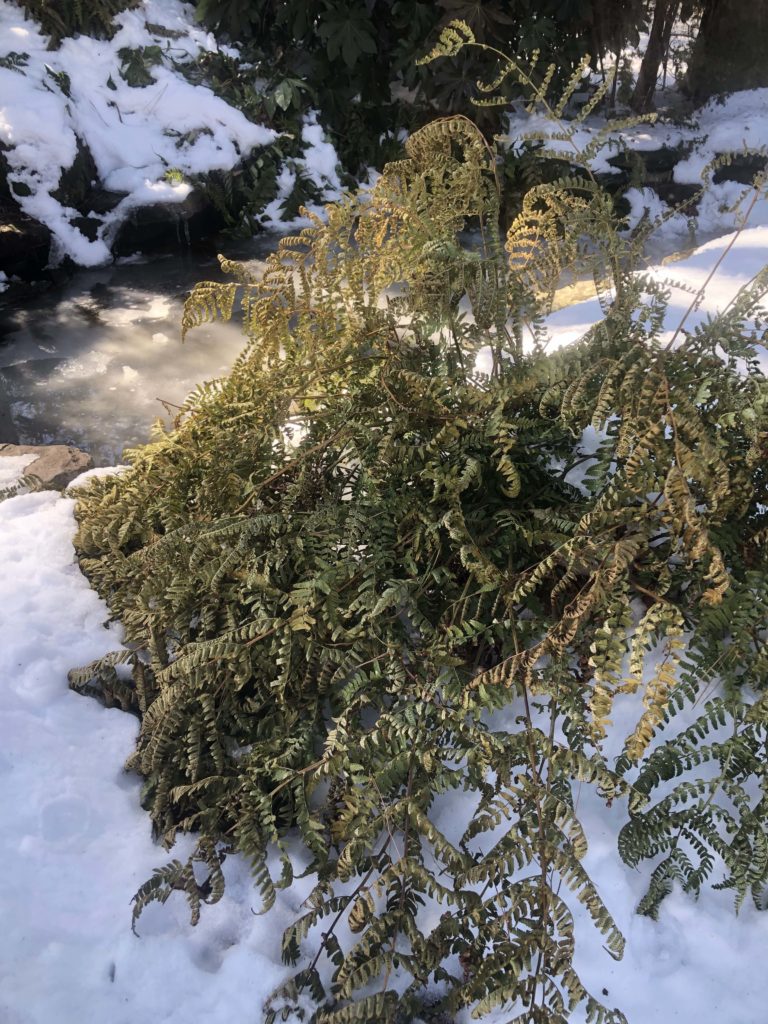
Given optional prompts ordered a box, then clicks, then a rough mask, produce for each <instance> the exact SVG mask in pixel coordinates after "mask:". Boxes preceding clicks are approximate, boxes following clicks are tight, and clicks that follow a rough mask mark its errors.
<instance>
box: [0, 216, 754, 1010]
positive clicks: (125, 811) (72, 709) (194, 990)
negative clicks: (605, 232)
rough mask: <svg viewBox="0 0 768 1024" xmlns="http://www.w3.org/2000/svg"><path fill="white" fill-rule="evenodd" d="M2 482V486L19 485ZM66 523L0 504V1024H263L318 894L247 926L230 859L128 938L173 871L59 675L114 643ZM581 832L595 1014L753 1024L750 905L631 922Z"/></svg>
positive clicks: (588, 808)
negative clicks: (201, 899) (218, 876)
mask: <svg viewBox="0 0 768 1024" xmlns="http://www.w3.org/2000/svg"><path fill="white" fill-rule="evenodd" d="M726 242H727V239H726V240H721V241H719V242H718V243H710V244H709V245H706V246H704V247H703V248H702V249H700V250H698V251H697V252H695V253H694V254H693V255H692V256H691V257H690V258H689V259H687V260H685V261H683V262H679V263H676V264H675V265H674V267H673V268H670V270H671V271H672V276H674V277H675V278H677V279H678V280H684V281H687V282H688V283H691V284H699V283H700V282H701V281H702V280H703V279H704V277H705V276H706V275H707V273H708V272H709V270H710V269H711V268H712V267H713V265H714V263H715V261H716V260H717V258H718V257H719V255H720V253H721V252H722V249H723V246H724V244H725V243H726ZM766 253H768V228H755V229H749V230H746V231H744V232H743V233H742V234H741V235H740V237H739V238H738V239H737V240H736V242H735V244H734V246H733V248H732V249H731V251H730V252H729V254H728V256H727V257H726V259H725V260H724V262H723V264H722V266H721V267H720V269H719V272H718V274H717V276H716V277H715V278H714V281H713V282H712V285H711V287H710V289H709V291H708V297H707V300H706V302H705V304H704V306H703V307H702V308H701V309H700V310H699V311H698V312H697V313H696V314H695V315H696V316H702V315H706V313H707V312H711V311H712V310H713V309H714V308H715V307H718V306H720V307H722V306H723V305H724V304H725V303H727V302H728V301H729V299H730V298H731V296H732V295H733V294H734V292H735V290H736V289H737V288H738V287H739V286H740V285H741V284H743V283H744V282H746V281H747V280H749V279H750V278H751V277H752V276H753V275H754V273H755V272H756V271H757V270H758V269H759V267H760V266H761V265H762V263H763V261H764V259H765V256H766ZM658 273H659V274H661V275H662V276H663V275H666V273H667V269H666V268H661V269H660V270H659V271H658ZM689 302H690V295H689V293H687V292H680V299H679V301H678V300H677V298H676V297H675V295H673V300H672V305H671V308H670V315H669V320H668V327H669V329H670V330H674V328H675V327H676V326H677V324H678V322H679V320H680V317H681V315H682V311H683V310H684V309H685V308H686V307H687V305H688V304H689ZM597 316H598V309H597V303H596V301H591V302H586V303H581V304H579V305H577V306H573V307H571V308H569V309H565V310H561V311H559V312H558V313H556V314H554V316H553V318H552V328H553V333H554V336H555V341H554V342H553V344H557V343H559V344H564V343H567V342H568V341H570V340H573V338H574V337H576V336H578V335H579V334H580V333H581V332H582V331H583V330H584V329H585V328H586V326H588V325H589V324H590V323H592V322H593V321H594V320H596V319H597ZM5 471H6V472H5V477H4V478H3V480H0V486H7V484H8V483H9V482H10V477H11V475H12V473H11V472H10V471H15V472H16V473H18V474H20V473H21V472H23V466H22V465H20V464H19V465H16V466H14V467H5ZM73 508H74V501H73V499H72V497H67V496H65V497H62V496H60V495H58V494H55V493H33V494H20V495H19V496H16V497H12V498H9V499H7V500H6V501H4V502H1V503H0V680H1V681H2V685H0V785H1V786H2V790H1V792H2V805H3V814H2V817H1V818H0V851H2V864H3V871H2V874H1V875H0V907H2V911H3V915H2V916H3V928H2V933H1V934H0V1022H2V1024H53V1022H56V1024H149V1022H153V1024H155V1022H165V1024H189V1021H200V1022H203V1021H205V1022H206V1024H229V1022H230V1021H236V1022H246V1021H248V1022H253V1024H259V1022H260V1021H261V1019H262V1013H261V1007H262V1005H263V1001H264V1000H265V999H266V997H267V996H268V995H269V994H270V992H271V991H272V990H273V989H274V987H275V986H276V985H277V984H278V983H279V982H280V981H281V979H283V978H284V977H285V975H286V969H285V968H284V967H283V966H282V964H281V961H280V937H281V933H282V930H283V928H284V927H285V926H286V925H287V924H288V923H289V922H290V921H291V920H292V919H293V918H294V916H295V915H296V914H297V911H298V910H299V907H300V903H301V900H302V898H303V897H304V895H305V894H306V891H307V889H308V887H309V885H310V882H309V880H304V881H303V882H302V883H298V884H297V886H296V887H294V888H293V889H291V890H289V891H288V892H287V893H285V894H282V895H281V896H280V898H279V899H278V902H277V904H276V905H275V907H274V908H273V909H272V910H271V911H270V913H269V914H268V915H266V916H264V917H260V916H255V915H254V914H253V913H252V912H251V908H252V907H256V906H257V896H256V894H255V892H254V890H253V888H252V886H251V883H250V881H249V877H248V871H247V868H246V866H245V864H244V863H243V861H242V860H241V859H240V858H237V857H230V858H228V860H227V861H226V863H225V865H224V870H225V875H226V877H227V889H226V893H225V896H224V898H223V900H222V901H221V902H220V903H219V904H217V905H216V906H213V907H205V908H204V909H203V914H202V919H201V923H200V924H199V925H198V927H197V928H195V929H193V928H191V927H190V926H189V924H188V913H187V908H186V904H185V901H184V899H183V897H182V896H181V895H179V896H177V897H174V898H172V899H171V900H169V902H168V903H167V904H166V905H165V906H159V905H156V904H153V905H152V906H150V908H149V909H148V910H147V911H146V912H145V913H144V914H143V915H142V918H141V920H140V923H139V931H140V935H141V937H140V938H136V937H135V936H134V935H133V934H132V933H131V930H130V914H131V908H130V901H131V897H132V896H133V894H134V893H135V891H136V889H137V888H138V886H139V885H140V884H141V883H142V882H144V881H145V880H146V879H147V878H148V877H149V875H150V874H151V872H152V870H153V868H154V867H156V866H158V865H160V864H162V863H165V861H166V860H167V854H166V853H165V851H163V850H162V849H161V848H160V847H158V846H156V845H155V844H153V842H152V839H151V836H150V825H149V819H148V817H147V815H146V814H145V812H144V811H143V810H142V809H141V807H140V805H139V788H140V783H139V780H138V779H137V778H136V777H134V776H129V775H126V774H125V773H124V772H123V771H122V765H123V762H124V760H125V758H126V757H127V755H128V754H129V753H130V752H131V750H132V748H133V744H134V740H135V737H136V733H137V722H136V720H135V719H134V718H133V717H132V716H130V715H127V714H124V713H123V712H121V711H118V710H105V709H104V708H102V707H101V706H100V705H98V704H97V703H95V702H94V701H91V700H87V699H85V698H83V697H79V696H77V695H75V694H74V693H73V692H71V691H70V690H69V689H68V687H67V679H66V673H67V670H68V669H69V668H71V667H73V666H77V665H82V664H85V663H87V662H88V661H90V660H91V659H93V658H96V657H98V656H100V655H101V654H103V653H105V652H107V651H109V650H113V649H115V648H116V647H117V646H118V645H119V643H120V638H121V637H120V629H119V628H118V627H115V626H114V625H113V626H108V625H107V624H106V623H107V618H108V610H107V607H106V606H105V605H104V603H103V602H102V601H101V600H100V599H99V598H98V597H97V595H96V594H95V593H94V592H93V591H92V590H91V589H90V588H89V586H88V583H87V581H86V580H85V578H84V577H83V576H82V575H81V573H80V571H79V569H78V566H77V564H76V562H75V558H74V550H73V547H72V536H73V533H74V528H75V524H74V518H73ZM443 813H444V814H450V813H451V808H450V807H447V808H444V809H443ZM579 815H580V817H581V819H582V821H583V823H584V825H585V828H586V831H587V834H588V836H589V839H590V850H589V853H588V863H587V866H588V868H589V870H590V873H591V874H592V876H593V878H595V880H596V881H597V882H598V884H599V886H600V889H601V892H602V895H603V897H604V899H605V902H606V903H607V905H608V907H609V909H610V911H611V912H612V914H613V915H614V916H615V918H616V921H617V923H618V925H619V927H620V928H621V929H622V930H623V931H624V934H625V935H626V938H627V951H626V954H625V956H624V959H623V960H622V961H621V962H620V963H615V962H614V961H613V960H612V959H611V958H610V956H609V955H608V954H607V953H606V952H605V951H604V949H603V948H602V945H601V941H600V937H599V935H597V933H595V931H594V930H593V929H592V927H591V924H590V922H589V920H588V919H586V916H585V914H584V913H583V911H582V912H580V913H579V916H578V919H577V929H578V944H577V950H578V952H577V959H576V967H577V969H578V970H579V971H580V972H581V974H582V977H583V979H584V981H585V982H586V984H587V985H588V987H589V988H591V990H592V991H594V992H595V993H596V994H597V995H599V994H600V993H601V991H602V990H603V989H607V990H608V993H609V994H608V995H607V996H604V999H605V1001H606V1002H607V1003H608V1004H609V1005H617V1006H620V1007H621V1008H622V1009H623V1010H624V1011H625V1013H626V1014H627V1017H628V1018H629V1021H630V1024H668V1022H673V1021H680V1022H681V1024H687V1022H689V1021H695V1022H696V1024H765V1021H766V1019H767V1018H768V1010H767V1009H766V1007H768V975H766V973H765V971H764V970H763V969H762V967H761V964H762V962H763V959H764V956H765V950H766V948H767V946H768V915H761V914H759V913H758V912H757V911H755V910H754V908H753V907H752V905H751V904H749V903H748V904H747V905H745V907H744V909H743V910H742V912H741V914H740V916H739V917H738V918H736V917H734V916H733V913H732V909H731V907H732V897H731V895H730V894H728V893H727V892H725V893H724V892H713V891H712V890H711V889H705V891H704V892H703V894H702V896H701V898H700V900H699V901H698V902H694V901H693V900H692V899H690V898H689V897H686V896H684V895H682V894H681V893H679V892H674V893H673V894H672V895H671V896H670V897H669V898H668V899H667V900H666V901H665V903H664V904H663V906H662V909H661V913H660V920H659V921H658V923H654V922H652V921H650V920H649V919H647V918H640V917H637V916H636V915H635V913H634V908H635V906H636V904H637V901H638V899H639V898H640V896H641V895H642V893H643V891H644V887H645V885H646V883H647V879H648V876H649V873H650V869H649V867H648V866H647V865H646V866H644V867H643V868H642V869H641V870H637V871H631V870H629V869H628V868H626V867H625V866H624V865H623V864H622V863H621V861H620V860H619V857H618V854H617V852H616V837H617V833H618V830H619V828H620V827H621V825H622V824H623V822H624V820H625V810H624V808H623V807H622V806H621V804H620V803H618V802H617V803H616V804H614V806H613V807H612V808H610V809H609V808H606V807H605V806H604V805H603V804H602V803H601V802H600V801H599V800H597V799H596V798H595V797H594V796H593V795H592V794H590V793H589V792H588V791H587V789H586V788H585V789H584V790H583V792H582V793H581V794H580V797H579ZM189 848H190V843H189V841H188V840H182V841H180V843H179V844H178V846H177V848H176V850H174V853H173V855H175V856H178V857H180V858H182V859H183V857H184V856H185V853H186V852H187V851H188V850H189ZM301 885H303V886H304V888H301V887H300V886H301ZM505 1019H506V1017H505V1016H504V1015H503V1014H495V1015H494V1016H493V1017H490V1018H487V1022H488V1024H501V1022H502V1021H504V1020H505ZM468 1020H469V1017H468V1015H466V1014H465V1015H462V1016H460V1017H459V1018H457V1021H458V1022H459V1024H465V1022H467V1021H468Z"/></svg>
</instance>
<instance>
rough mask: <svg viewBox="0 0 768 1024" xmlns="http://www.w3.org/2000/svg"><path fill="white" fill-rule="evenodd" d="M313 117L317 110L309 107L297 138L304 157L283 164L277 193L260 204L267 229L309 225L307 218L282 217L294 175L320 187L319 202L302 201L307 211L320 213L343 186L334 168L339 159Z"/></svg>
mask: <svg viewBox="0 0 768 1024" xmlns="http://www.w3.org/2000/svg"><path fill="white" fill-rule="evenodd" d="M317 118H318V114H317V111H314V110H312V111H310V112H309V113H308V114H307V116H306V117H305V119H304V125H303V126H302V129H301V138H302V141H303V142H304V143H305V145H306V147H307V148H306V150H305V154H304V156H303V157H298V158H297V159H295V160H294V161H293V166H292V167H291V166H289V165H288V164H285V165H284V166H283V167H282V168H281V169H280V173H279V174H278V176H277V186H278V192H277V195H276V196H275V198H274V199H273V200H272V201H271V202H270V203H268V204H267V206H265V207H264V212H263V213H262V215H261V221H262V223H263V224H264V226H265V227H266V228H269V229H270V230H273V231H288V232H290V231H299V230H300V229H301V228H306V227H309V226H310V225H311V223H312V221H311V220H310V219H309V217H293V218H291V219H288V220H285V219H283V217H282V207H283V204H284V202H285V200H286V199H287V198H288V196H289V195H290V194H291V191H292V190H293V187H294V185H295V184H296V178H297V176H298V174H301V175H302V177H305V178H309V180H310V181H311V182H312V183H313V184H314V185H316V186H317V188H319V189H320V193H321V196H322V200H323V201H322V203H319V204H318V203H306V204H305V205H306V208H307V209H308V210H309V211H310V212H311V213H314V214H316V215H317V216H322V214H323V205H324V204H325V203H333V202H336V201H337V200H338V199H340V198H341V195H342V191H343V188H342V184H341V182H340V181H339V175H338V172H337V169H336V168H337V164H338V162H339V158H338V156H337V155H336V150H335V149H334V147H333V146H332V145H331V143H330V142H328V141H327V140H326V138H325V135H324V133H323V129H322V126H321V125H320V124H318V121H317Z"/></svg>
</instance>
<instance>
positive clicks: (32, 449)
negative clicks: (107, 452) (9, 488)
mask: <svg viewBox="0 0 768 1024" xmlns="http://www.w3.org/2000/svg"><path fill="white" fill-rule="evenodd" d="M19 455H35V456H36V458H35V460H34V461H33V462H30V463H29V465H28V466H26V467H25V469H24V475H25V476H33V477H35V478H36V479H37V480H38V481H39V486H40V487H41V488H42V490H45V491H63V490H64V488H65V487H67V485H68V484H70V483H71V482H72V481H73V480H74V479H75V477H77V476H79V475H80V474H81V473H84V472H85V470H86V469H92V468H93V459H92V458H91V456H90V455H89V454H88V453H87V452H83V451H80V449H79V448H72V447H71V446H70V445H68V444H46V445H34V444H0V458H3V457H4V456H6V457H7V456H11V457H18V456H19Z"/></svg>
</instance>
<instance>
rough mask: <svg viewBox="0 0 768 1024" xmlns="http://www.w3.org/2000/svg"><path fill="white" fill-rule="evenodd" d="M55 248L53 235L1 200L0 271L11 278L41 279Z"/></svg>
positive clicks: (9, 202) (10, 204) (37, 222)
mask: <svg viewBox="0 0 768 1024" xmlns="http://www.w3.org/2000/svg"><path fill="white" fill-rule="evenodd" d="M50 248H51V232H50V231H49V230H48V228H47V227H45V225H43V224H41V223H40V222H39V221H36V220H33V219H32V217H27V215H26V214H25V213H22V212H21V210H20V209H19V207H18V206H17V204H16V203H15V202H14V201H13V200H12V199H3V197H2V196H0V270H2V271H4V272H5V273H6V274H7V275H8V276H9V277H11V276H13V275H18V276H19V277H23V278H34V277H38V276H39V275H40V273H41V272H42V270H43V269H44V267H45V266H46V264H47V263H48V255H49V252H50Z"/></svg>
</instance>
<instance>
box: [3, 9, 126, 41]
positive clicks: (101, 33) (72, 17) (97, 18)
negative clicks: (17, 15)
mask: <svg viewBox="0 0 768 1024" xmlns="http://www.w3.org/2000/svg"><path fill="white" fill-rule="evenodd" d="M138 2H139V0H24V3H23V4H22V6H23V8H24V13H25V14H27V15H28V16H29V17H30V18H34V20H35V21H37V22H39V23H40V26H41V27H42V30H43V32H45V34H46V35H49V36H50V37H51V46H52V47H53V46H57V45H58V44H59V43H60V42H61V40H62V39H65V38H67V37H69V36H73V35H76V34H78V33H81V34H83V35H89V36H96V37H97V38H99V39H105V38H106V39H109V38H110V37H111V36H112V35H113V34H114V26H113V24H112V19H113V18H114V16H115V15H116V14H119V13H120V12H121V11H125V10H128V9H129V8H131V7H136V6H137V4H138Z"/></svg>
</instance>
